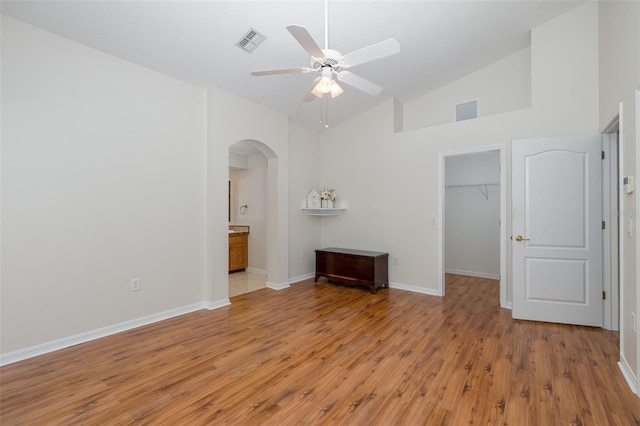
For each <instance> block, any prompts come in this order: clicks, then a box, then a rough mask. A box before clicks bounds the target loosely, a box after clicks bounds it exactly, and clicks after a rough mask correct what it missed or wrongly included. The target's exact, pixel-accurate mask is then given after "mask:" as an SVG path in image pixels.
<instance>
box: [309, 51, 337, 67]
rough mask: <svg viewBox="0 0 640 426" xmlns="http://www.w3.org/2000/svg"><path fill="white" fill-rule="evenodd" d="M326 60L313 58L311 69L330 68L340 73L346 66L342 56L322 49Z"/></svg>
mask: <svg viewBox="0 0 640 426" xmlns="http://www.w3.org/2000/svg"><path fill="white" fill-rule="evenodd" d="M322 53H324V58H316V57H314V56H312V57H311V61H310V62H311V68H313V69H314V70H319V69H320V68H323V67H326V66H329V67H331V68H332V69H333V70H334V71H338V70H339V69H340V68H342V67H343V66H344V62H343V57H342V54H341V53H340V52H338V51H336V50H333V49H322Z"/></svg>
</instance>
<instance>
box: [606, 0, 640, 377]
mask: <svg viewBox="0 0 640 426" xmlns="http://www.w3.org/2000/svg"><path fill="white" fill-rule="evenodd" d="M598 6H599V8H598V11H599V21H598V24H599V42H600V50H599V53H600V81H599V83H600V84H599V86H600V115H599V118H600V119H599V123H600V127H601V128H604V127H605V126H607V125H608V124H609V120H610V119H611V118H612V117H613V115H614V113H615V112H616V111H617V110H618V105H619V103H622V104H623V114H622V116H621V117H620V119H621V128H620V143H621V147H620V148H621V159H622V162H621V167H620V176H636V179H637V164H636V160H635V159H636V149H637V144H638V139H637V138H638V134H637V126H638V122H637V117H638V111H637V106H636V101H635V91H636V89H638V88H640V3H638V2H624V1H601V2H599V4H598ZM636 187H637V185H636ZM620 203H621V206H620V211H621V212H622V215H621V217H620V226H621V228H623V229H624V227H625V224H626V222H627V221H631V223H632V228H633V235H634V237H629V236H627V235H626V234H624V235H623V237H622V238H621V240H620V245H621V266H622V271H621V277H620V278H621V288H620V294H621V301H620V302H621V305H620V341H621V349H622V353H621V361H622V364H623V366H624V368H626V369H627V370H628V373H630V374H631V375H632V376H633V380H635V385H636V387H639V386H638V385H639V384H638V374H639V373H640V371H639V370H640V354H639V350H638V345H639V343H638V333H637V331H633V330H632V329H631V325H632V322H631V314H632V313H635V314H638V313H639V312H640V306H639V303H640V302H639V298H638V277H637V266H638V252H637V243H638V242H637V235H638V224H637V209H636V203H637V192H635V193H634V194H632V195H627V194H624V195H622V196H621V198H620ZM639 329H640V319H639V318H638V315H636V330H639Z"/></svg>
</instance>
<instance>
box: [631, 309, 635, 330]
mask: <svg viewBox="0 0 640 426" xmlns="http://www.w3.org/2000/svg"><path fill="white" fill-rule="evenodd" d="M631 330H632V331H636V313H635V312H631Z"/></svg>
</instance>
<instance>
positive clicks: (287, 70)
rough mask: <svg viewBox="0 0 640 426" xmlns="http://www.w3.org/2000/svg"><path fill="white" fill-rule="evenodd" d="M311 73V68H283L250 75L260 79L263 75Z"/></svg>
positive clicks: (255, 72)
mask: <svg viewBox="0 0 640 426" xmlns="http://www.w3.org/2000/svg"><path fill="white" fill-rule="evenodd" d="M309 71H313V70H312V69H311V68H283V69H280V70H267V71H254V72H252V73H251V75H254V76H256V77H260V76H263V75H276V74H301V73H307V72H309Z"/></svg>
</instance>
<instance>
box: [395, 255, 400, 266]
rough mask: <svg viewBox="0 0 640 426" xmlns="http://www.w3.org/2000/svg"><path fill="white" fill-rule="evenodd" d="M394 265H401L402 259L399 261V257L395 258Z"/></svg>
mask: <svg viewBox="0 0 640 426" xmlns="http://www.w3.org/2000/svg"><path fill="white" fill-rule="evenodd" d="M393 264H394V265H399V264H400V259H398V257H397V256H396V257H394V258H393Z"/></svg>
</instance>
